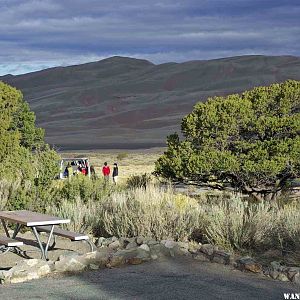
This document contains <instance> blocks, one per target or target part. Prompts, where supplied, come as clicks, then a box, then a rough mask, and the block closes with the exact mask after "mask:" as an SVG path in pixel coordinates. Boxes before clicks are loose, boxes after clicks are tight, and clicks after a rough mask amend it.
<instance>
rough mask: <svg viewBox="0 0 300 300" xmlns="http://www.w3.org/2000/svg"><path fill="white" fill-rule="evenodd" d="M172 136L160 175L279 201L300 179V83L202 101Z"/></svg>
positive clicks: (158, 168) (160, 162)
mask: <svg viewBox="0 0 300 300" xmlns="http://www.w3.org/2000/svg"><path fill="white" fill-rule="evenodd" d="M181 131H182V138H180V137H179V135H178V134H177V133H175V134H173V135H170V136H169V137H168V138H167V146H168V147H167V150H166V152H165V153H164V155H162V156H161V157H160V158H159V159H158V161H157V162H156V171H155V173H156V174H157V175H160V176H162V177H165V178H168V179H171V180H172V181H174V182H184V183H190V184H196V185H200V186H209V187H213V188H217V189H224V188H225V187H226V186H231V187H233V188H235V189H238V190H240V191H241V192H244V193H247V194H249V195H252V196H254V197H255V198H257V199H260V200H262V199H275V198H276V197H277V196H278V195H279V194H280V193H281V191H282V190H283V189H285V188H288V185H289V181H290V180H291V179H292V178H295V177H299V176H300V135H299V134H300V82H299V81H292V80H288V81H286V82H284V83H281V84H273V85H270V86H268V87H257V88H254V89H253V90H250V91H246V92H244V93H242V94H241V95H239V94H233V95H229V96H227V97H213V98H209V99H208V101H207V102H205V103H203V102H199V103H197V104H196V105H195V107H194V109H193V111H192V112H191V113H190V114H189V115H187V116H186V117H184V118H183V120H182V123H181Z"/></svg>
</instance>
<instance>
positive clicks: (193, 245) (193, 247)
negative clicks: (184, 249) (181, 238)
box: [188, 242, 201, 254]
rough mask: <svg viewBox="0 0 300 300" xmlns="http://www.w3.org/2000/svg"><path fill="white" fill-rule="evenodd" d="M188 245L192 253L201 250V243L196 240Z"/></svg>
mask: <svg viewBox="0 0 300 300" xmlns="http://www.w3.org/2000/svg"><path fill="white" fill-rule="evenodd" d="M188 247H189V248H188V249H189V251H190V252H191V253H193V254H196V253H197V252H198V251H199V249H200V248H201V245H199V244H198V243H196V242H189V243H188Z"/></svg>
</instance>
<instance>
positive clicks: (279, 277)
mask: <svg viewBox="0 0 300 300" xmlns="http://www.w3.org/2000/svg"><path fill="white" fill-rule="evenodd" d="M277 280H280V281H289V279H288V278H287V276H286V275H285V274H283V273H279V275H278V277H277Z"/></svg>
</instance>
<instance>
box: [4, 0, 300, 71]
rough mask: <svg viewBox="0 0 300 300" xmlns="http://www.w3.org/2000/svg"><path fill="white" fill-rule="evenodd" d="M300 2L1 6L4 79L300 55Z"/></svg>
mask: <svg viewBox="0 0 300 300" xmlns="http://www.w3.org/2000/svg"><path fill="white" fill-rule="evenodd" d="M299 14H300V4H299V3H298V1H296V0H289V1H284V3H283V1H280V0H277V1H276V0H253V1H246V0H222V1H221V0H210V1H209V0H201V1H199V0H198V1H196V0H186V1H176V0H172V1H171V0H164V1H157V0H153V1H146V0H139V1H137V0H132V1H127V2H125V1H122V0H111V1H109V2H108V1H104V0H43V1H42V0H29V1H21V0H9V1H8V0H0V20H1V26H0V74H5V73H14V74H18V73H24V72H28V71H32V70H38V69H41V68H45V67H51V66H56V65H67V64H73V63H82V62H87V61H91V60H97V59H101V58H104V57H108V56H112V55H126V56H134V57H139V58H147V59H150V60H152V61H153V62H156V63H161V62H166V61H185V60H191V59H210V58H218V57H224V56H234V55H243V54H267V55H283V54H284V55H297V56H299V55H300V50H299V49H300V38H299V37H300V26H299V25H300V22H299Z"/></svg>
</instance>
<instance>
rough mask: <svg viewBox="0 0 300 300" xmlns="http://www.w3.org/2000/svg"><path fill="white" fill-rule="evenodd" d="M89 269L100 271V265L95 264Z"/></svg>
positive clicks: (90, 265)
mask: <svg viewBox="0 0 300 300" xmlns="http://www.w3.org/2000/svg"><path fill="white" fill-rule="evenodd" d="M89 269H90V270H98V269H99V266H98V265H95V264H89Z"/></svg>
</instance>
